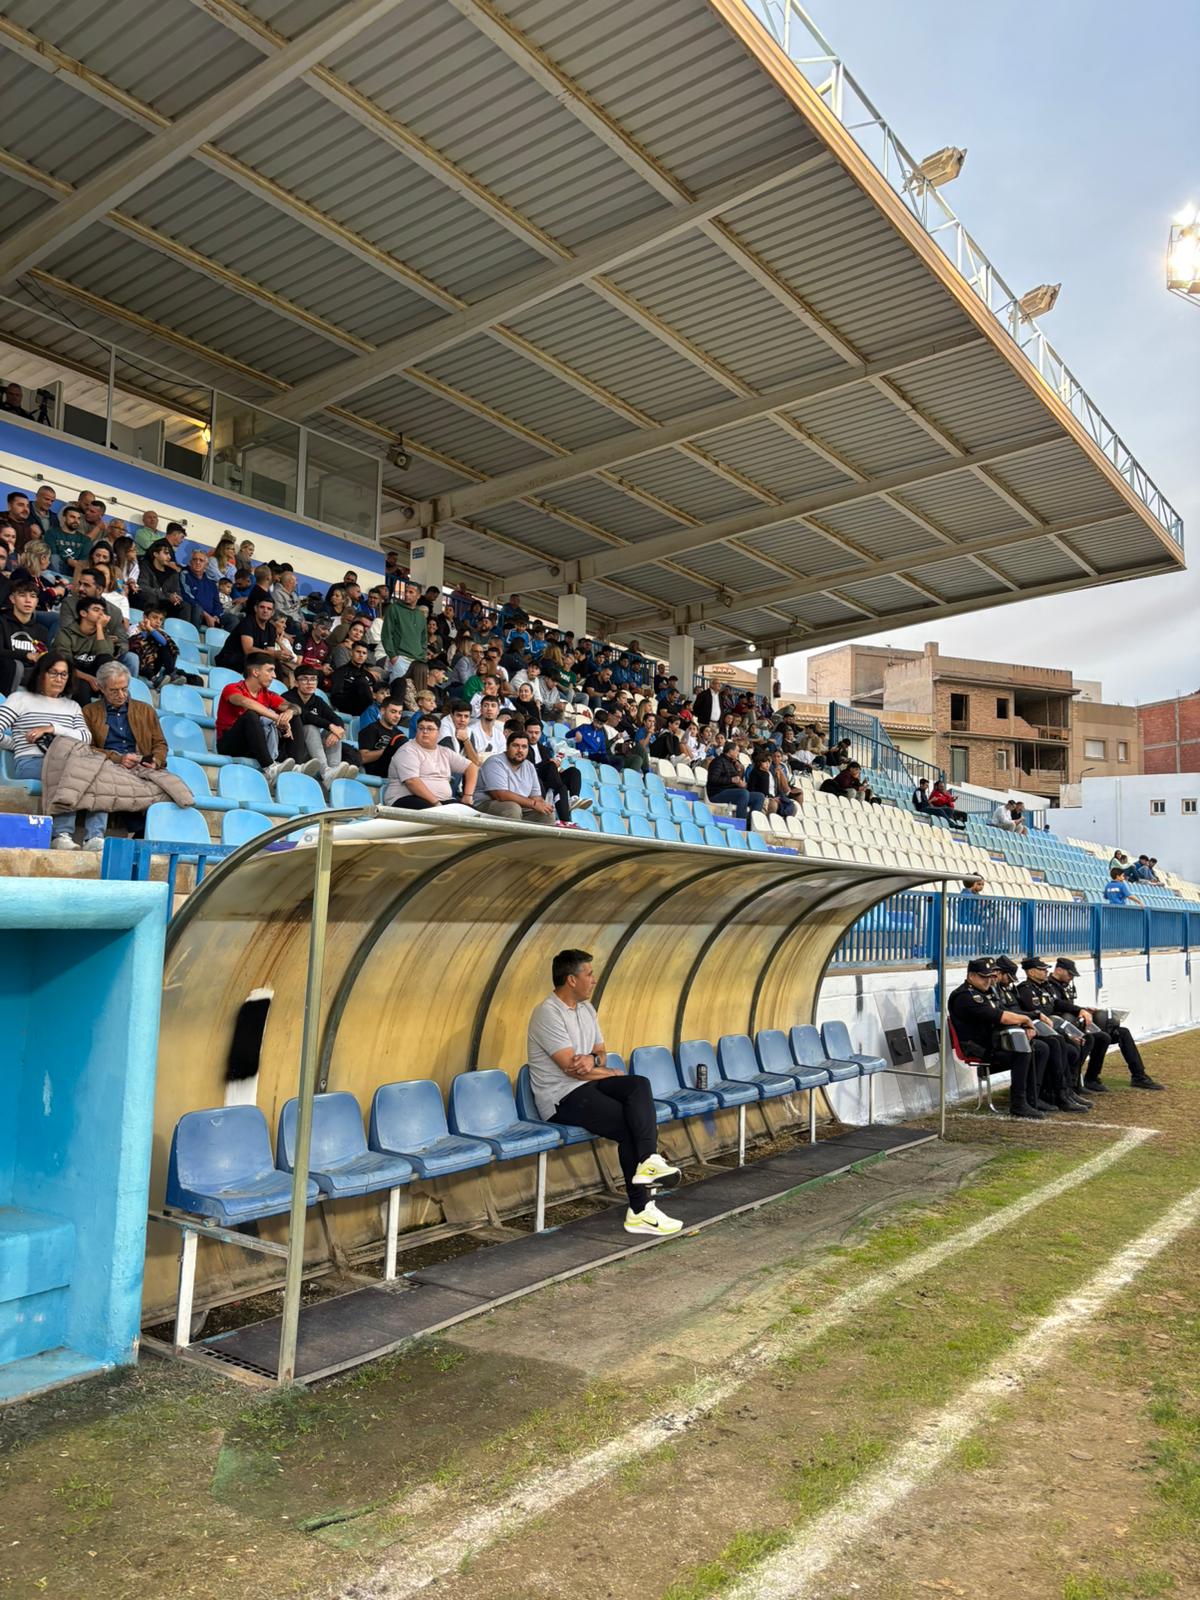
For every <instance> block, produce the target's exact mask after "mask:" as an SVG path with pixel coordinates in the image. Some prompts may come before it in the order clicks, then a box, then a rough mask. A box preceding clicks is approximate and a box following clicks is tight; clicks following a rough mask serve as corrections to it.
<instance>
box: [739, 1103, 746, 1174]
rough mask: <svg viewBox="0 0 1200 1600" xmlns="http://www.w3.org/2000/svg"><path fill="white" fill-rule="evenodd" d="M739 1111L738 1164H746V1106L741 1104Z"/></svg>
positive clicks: (740, 1165) (741, 1165) (742, 1165)
mask: <svg viewBox="0 0 1200 1600" xmlns="http://www.w3.org/2000/svg"><path fill="white" fill-rule="evenodd" d="M737 1113H738V1166H739V1167H744V1166H745V1165H746V1108H745V1106H739V1107H738V1108H737Z"/></svg>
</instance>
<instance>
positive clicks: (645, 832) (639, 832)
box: [629, 816, 658, 839]
mask: <svg viewBox="0 0 1200 1600" xmlns="http://www.w3.org/2000/svg"><path fill="white" fill-rule="evenodd" d="M629 831H630V833H631V834H632V835H633V837H634V838H635V839H655V838H657V837H658V836H657V834H656V833H655V831H654V824H653V823H652V822H651V821H650V819H649V817H636V816H635V817H630V819H629Z"/></svg>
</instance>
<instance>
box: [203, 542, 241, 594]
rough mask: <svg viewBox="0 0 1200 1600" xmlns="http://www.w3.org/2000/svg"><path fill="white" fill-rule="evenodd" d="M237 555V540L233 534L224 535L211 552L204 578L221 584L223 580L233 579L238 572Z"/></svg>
mask: <svg viewBox="0 0 1200 1600" xmlns="http://www.w3.org/2000/svg"><path fill="white" fill-rule="evenodd" d="M236 554H237V540H236V539H235V538H234V537H233V535H232V534H231V533H224V534H222V535H221V537H220V538H219V539H218V540H217V542H216V544H215V545H214V546H213V548H212V550H211V551H210V552H209V557H208V565H207V566H206V567H205V569H204V576H205V577H206V578H211V579H212V581H213V582H214V583H220V581H221V579H222V578H232V577H233V576H234V575H235V573H236V572H237V562H236V560H235V556H236Z"/></svg>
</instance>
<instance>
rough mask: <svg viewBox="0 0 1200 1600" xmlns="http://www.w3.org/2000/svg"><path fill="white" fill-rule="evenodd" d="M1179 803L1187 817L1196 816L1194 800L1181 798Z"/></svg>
mask: <svg viewBox="0 0 1200 1600" xmlns="http://www.w3.org/2000/svg"><path fill="white" fill-rule="evenodd" d="M1179 804H1180V806H1181V808H1182V810H1183V814H1184V816H1185V817H1194V816H1195V815H1196V802H1195V801H1194V800H1181V801H1180V802H1179Z"/></svg>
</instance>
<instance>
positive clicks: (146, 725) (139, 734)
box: [83, 661, 167, 771]
mask: <svg viewBox="0 0 1200 1600" xmlns="http://www.w3.org/2000/svg"><path fill="white" fill-rule="evenodd" d="M96 683H97V685H98V687H99V689H100V698H99V699H97V700H93V701H92V703H91V704H90V705H87V706H85V707H84V708H83V720H84V722H85V723H86V724H87V728H88V732H89V733H90V734H91V738H92V743H93V744H94V745H95V747H96V749H97V750H99V751H100V753H101V754H102V755H103V756H104V758H105V760H106V761H115V762H116V763H117V764H118V765H119V766H122V767H125V768H133V767H157V768H158V769H159V771H162V769H163V768H164V767H165V766H166V764H167V740H166V735H165V734H164V733H163V730H162V724H161V723H160V722H159V720H158V713H157V712H156V711H155V709H154V707H153V706H149V705H146V704H145V702H144V701H141V700H131V699H130V698H129V670H128V668H127V667H126V666H125V665H124V664H123V663H122V662H120V661H106V662H105V663H104V665H103V666H102V667H101V668H100V669H99V670H98V672H97V673H96Z"/></svg>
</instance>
